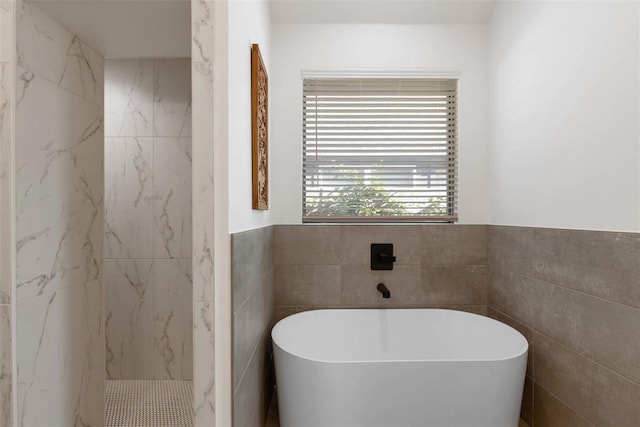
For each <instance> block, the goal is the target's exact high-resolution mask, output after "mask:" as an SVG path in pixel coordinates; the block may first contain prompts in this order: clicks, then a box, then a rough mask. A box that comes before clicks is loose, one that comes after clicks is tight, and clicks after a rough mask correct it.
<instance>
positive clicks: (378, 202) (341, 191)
mask: <svg viewBox="0 0 640 427" xmlns="http://www.w3.org/2000/svg"><path fill="white" fill-rule="evenodd" d="M307 213H308V215H309V216H324V217H327V216H349V217H351V216H354V217H366V216H400V215H405V214H406V209H405V207H404V205H403V204H402V203H400V202H397V201H394V200H393V195H391V194H389V193H388V192H387V191H385V189H384V188H383V187H382V185H380V184H379V183H375V184H373V185H366V184H364V182H359V183H358V184H357V185H354V186H346V187H340V188H338V189H337V190H335V191H333V192H332V193H331V194H329V195H327V196H326V197H323V198H322V200H321V201H320V202H318V203H315V204H312V203H310V202H307Z"/></svg>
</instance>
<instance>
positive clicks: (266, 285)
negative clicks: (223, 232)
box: [231, 226, 274, 427]
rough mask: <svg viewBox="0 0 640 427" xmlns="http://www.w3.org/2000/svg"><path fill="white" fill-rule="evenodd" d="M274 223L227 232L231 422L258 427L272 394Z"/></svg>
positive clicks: (264, 418) (246, 426)
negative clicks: (231, 380) (228, 235)
mask: <svg viewBox="0 0 640 427" xmlns="http://www.w3.org/2000/svg"><path fill="white" fill-rule="evenodd" d="M273 247H274V227H271V226H270V227H265V228H260V229H257V230H252V231H247V232H244V233H238V234H234V235H232V236H231V253H232V267H231V277H232V279H231V280H232V300H233V384H234V394H233V425H235V426H242V427H253V426H255V427H262V426H264V424H265V420H266V415H267V410H268V408H269V403H270V401H271V396H272V394H273V393H272V392H273V368H272V362H271V357H272V348H271V334H270V332H271V327H272V325H273V308H274V289H273V274H274V267H273V266H274V264H273V261H274V251H273Z"/></svg>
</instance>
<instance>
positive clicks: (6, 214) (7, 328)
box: [0, 0, 14, 426]
mask: <svg viewBox="0 0 640 427" xmlns="http://www.w3.org/2000/svg"><path fill="white" fill-rule="evenodd" d="M12 5H13V2H12V1H10V0H0V426H11V425H12V423H13V414H12V412H13V408H12V406H13V398H14V396H13V391H12V385H13V384H12V383H13V378H14V377H13V373H12V370H13V365H12V361H13V356H12V349H11V344H12V342H11V341H12V340H11V324H12V319H11V316H12V314H11V311H12V305H11V303H12V295H11V287H12V283H13V282H12V275H13V271H12V268H11V252H12V240H11V217H12V202H11V185H12V177H11V157H12V148H11V145H12V144H11V136H12V135H11V120H12V115H11V104H12V103H13V96H12V93H13V92H12V90H11V86H12V85H11V71H12V69H13V64H12V62H11V61H12V58H11V56H12V55H11V52H12V50H13V41H12V39H13V37H12V32H13V20H12V16H11V14H12Z"/></svg>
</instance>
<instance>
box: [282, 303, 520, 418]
mask: <svg viewBox="0 0 640 427" xmlns="http://www.w3.org/2000/svg"><path fill="white" fill-rule="evenodd" d="M271 336H272V339H273V344H274V357H275V365H276V382H277V386H278V405H279V411H280V425H281V427H314V426H322V427H337V426H344V427H358V426H362V427H374V426H384V427H402V426H425V427H427V426H428V427H517V425H518V419H519V414H520V402H521V398H522V390H523V386H524V377H525V369H526V364H527V349H528V343H527V340H526V339H525V338H524V337H523V336H522V335H521V334H520V333H519V332H518V331H516V330H515V329H513V328H511V327H509V326H507V325H505V324H503V323H500V322H498V321H496V320H493V319H490V318H488V317H483V316H479V315H476V314H470V313H465V312H460V311H454V310H435V309H410V310H394V309H390V310H368V309H367V310H315V311H307V312H303V313H298V314H295V315H292V316H289V317H287V318H285V319H283V320H281V321H280V322H278V323H277V324H276V326H275V327H274V328H273V331H272V333H271Z"/></svg>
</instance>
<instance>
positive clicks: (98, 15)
mask: <svg viewBox="0 0 640 427" xmlns="http://www.w3.org/2000/svg"><path fill="white" fill-rule="evenodd" d="M31 3H33V4H36V5H38V6H39V7H40V8H42V9H43V10H44V11H45V12H47V13H48V14H49V15H50V16H51V17H52V18H54V19H55V20H56V21H58V22H59V23H60V24H62V25H63V26H65V27H66V28H67V29H68V30H70V31H71V32H72V33H74V34H76V35H78V36H79V37H80V38H81V39H82V40H84V41H85V42H87V43H88V44H89V45H90V46H92V47H93V48H95V49H97V50H98V51H99V52H100V53H101V54H103V55H104V56H105V57H107V58H163V57H189V56H191V2H190V1H189V0H31Z"/></svg>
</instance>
